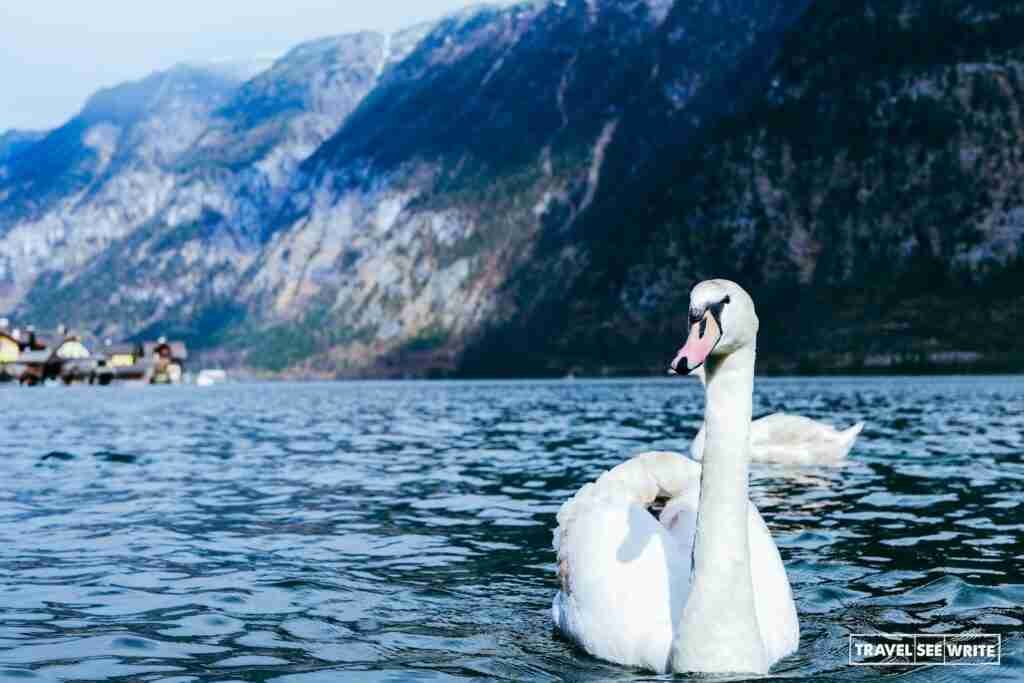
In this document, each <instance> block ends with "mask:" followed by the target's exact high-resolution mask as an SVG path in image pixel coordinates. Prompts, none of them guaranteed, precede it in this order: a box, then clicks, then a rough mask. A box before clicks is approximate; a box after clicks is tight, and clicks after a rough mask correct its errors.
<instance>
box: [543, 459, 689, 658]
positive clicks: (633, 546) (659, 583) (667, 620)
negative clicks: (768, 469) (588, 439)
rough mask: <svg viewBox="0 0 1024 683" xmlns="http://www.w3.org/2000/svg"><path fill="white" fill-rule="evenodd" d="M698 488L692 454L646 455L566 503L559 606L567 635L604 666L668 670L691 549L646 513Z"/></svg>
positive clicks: (558, 620) (558, 544)
mask: <svg viewBox="0 0 1024 683" xmlns="http://www.w3.org/2000/svg"><path fill="white" fill-rule="evenodd" d="M699 485H700V466H699V465H697V464H696V463H694V462H693V461H691V460H689V459H688V458H686V457H685V456H683V455H680V454H678V453H645V454H642V455H639V456H636V457H635V458H633V459H631V460H629V461H627V462H625V463H623V464H621V465H619V466H618V467H616V468H614V469H612V470H611V471H609V472H607V473H605V474H604V475H603V476H602V477H601V478H599V479H598V481H597V482H596V483H594V484H587V485H586V486H584V487H583V488H582V489H581V490H580V491H579V492H578V493H577V494H576V495H575V496H573V497H572V498H571V499H570V500H569V501H567V502H566V503H565V505H563V506H562V509H561V511H560V512H559V514H558V522H559V527H558V529H557V530H556V532H555V549H556V550H557V551H558V573H559V579H560V581H561V584H562V590H561V591H559V593H558V595H557V596H556V597H555V601H554V604H553V605H552V616H553V618H554V621H555V624H556V625H557V627H558V628H559V630H561V631H562V633H564V634H565V635H566V636H567V637H569V638H570V639H571V640H573V641H575V642H576V643H577V644H578V645H580V646H581V647H582V648H583V649H585V650H586V651H587V652H589V653H591V654H592V655H595V656H597V657H600V658H602V659H606V660H609V661H613V662H618V663H621V664H626V665H632V666H640V667H644V668H647V669H651V670H654V671H664V670H665V669H666V666H667V663H668V655H669V650H670V648H671V645H672V629H673V625H674V624H675V623H676V621H677V620H678V618H679V614H680V612H681V610H682V606H683V604H684V603H685V601H686V594H687V591H688V589H689V579H690V549H689V547H681V546H680V545H679V544H678V543H677V542H676V541H675V540H674V539H673V536H672V534H671V533H670V532H669V531H668V530H667V529H666V528H665V527H664V526H662V525H661V524H660V523H659V522H658V521H657V520H655V519H654V517H652V516H651V514H650V513H649V512H648V511H647V506H648V505H650V503H652V502H653V501H654V499H655V498H656V497H658V496H659V495H663V496H679V495H680V494H681V493H683V492H685V491H689V490H691V489H695V488H697V487H699Z"/></svg>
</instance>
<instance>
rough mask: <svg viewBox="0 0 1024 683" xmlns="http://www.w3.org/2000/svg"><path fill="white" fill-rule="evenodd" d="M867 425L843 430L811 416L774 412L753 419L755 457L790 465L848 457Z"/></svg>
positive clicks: (751, 453)
mask: <svg viewBox="0 0 1024 683" xmlns="http://www.w3.org/2000/svg"><path fill="white" fill-rule="evenodd" d="M863 427H864V424H863V423H858V424H856V425H854V426H853V427H851V428H850V429H847V430H846V431H843V432H840V431H838V430H836V429H835V428H834V427H832V425H829V424H826V423H824V422H818V421H816V420H812V419H811V418H809V417H804V416H802V415H787V414H785V413H774V414H772V415H768V416H766V417H762V418H760V419H758V420H754V421H753V423H751V426H750V455H751V459H752V460H754V461H755V462H772V463H781V464H788V465H813V464H827V463H834V462H837V461H839V460H842V459H843V458H845V457H846V455H847V454H848V453H849V452H850V449H851V448H852V447H853V443H854V442H855V441H856V440H857V435H858V434H860V430H861V429H862V428H863Z"/></svg>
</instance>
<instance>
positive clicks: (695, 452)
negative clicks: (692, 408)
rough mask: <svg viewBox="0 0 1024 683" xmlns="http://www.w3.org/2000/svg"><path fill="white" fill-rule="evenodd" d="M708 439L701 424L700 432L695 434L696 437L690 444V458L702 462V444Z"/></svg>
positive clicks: (706, 431) (706, 432) (705, 428)
mask: <svg viewBox="0 0 1024 683" xmlns="http://www.w3.org/2000/svg"><path fill="white" fill-rule="evenodd" d="M707 439H708V430H707V427H706V426H705V425H704V424H703V423H701V425H700V430H699V431H698V432H697V436H695V437H693V443H691V444H690V457H691V458H693V459H694V460H696V461H697V462H701V461H703V460H704V443H705V442H706V441H707Z"/></svg>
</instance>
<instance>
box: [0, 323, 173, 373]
mask: <svg viewBox="0 0 1024 683" xmlns="http://www.w3.org/2000/svg"><path fill="white" fill-rule="evenodd" d="M47 336H48V337H49V338H52V339H56V340H59V341H57V342H55V343H53V344H50V343H48V342H47V341H46V337H44V336H42V335H39V334H37V333H36V331H35V328H33V327H31V326H29V327H27V328H25V332H24V333H23V332H22V331H21V330H19V329H11V325H10V322H9V321H8V320H7V319H0V382H3V381H6V382H11V381H17V382H18V383H19V384H21V385H22V386H37V385H40V384H44V383H46V382H60V383H62V384H65V385H71V384H78V383H88V384H100V385H103V386H106V385H109V384H112V383H114V382H124V381H128V382H135V383H143V384H179V383H180V382H182V381H183V379H184V371H185V361H186V360H187V359H188V349H187V347H186V346H185V343H184V342H180V341H168V340H167V339H166V338H164V337H161V338H160V339H158V340H157V341H155V342H145V343H118V344H115V343H113V342H112V341H111V340H109V339H108V340H106V341H105V342H104V343H103V344H102V345H101V346H94V345H90V343H89V341H88V339H87V338H86V337H84V336H82V335H79V334H76V333H73V332H71V331H69V330H67V329H66V328H65V327H64V326H61V327H59V328H58V329H57V331H56V333H55V334H53V335H47Z"/></svg>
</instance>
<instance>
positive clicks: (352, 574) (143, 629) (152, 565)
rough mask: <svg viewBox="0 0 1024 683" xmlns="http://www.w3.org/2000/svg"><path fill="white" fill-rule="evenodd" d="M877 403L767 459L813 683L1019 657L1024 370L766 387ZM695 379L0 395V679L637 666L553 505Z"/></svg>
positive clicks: (760, 476) (602, 671)
mask: <svg viewBox="0 0 1024 683" xmlns="http://www.w3.org/2000/svg"><path fill="white" fill-rule="evenodd" d="M755 394H756V395H755V414H757V415H761V414H764V413H767V412H769V411H775V410H780V409H784V410H787V411H790V412H796V413H802V414H806V415H810V416H813V417H818V418H824V419H827V420H829V421H831V422H834V423H836V424H842V425H844V426H845V425H846V424H848V423H852V422H854V421H856V420H865V421H866V422H867V423H868V426H867V428H866V429H865V431H864V433H863V435H862V436H861V439H860V441H859V442H858V444H857V446H856V447H855V449H854V452H853V453H852V455H851V462H850V463H849V464H848V465H846V466H845V467H842V468H821V467H818V468H815V467H810V468H799V469H787V468H781V467H775V466H755V467H754V470H753V477H752V493H751V495H752V497H753V499H754V501H755V502H756V503H757V504H758V506H759V507H760V509H761V512H762V514H763V515H764V517H765V520H766V521H767V523H768V525H769V527H770V528H771V530H772V532H773V534H774V536H775V539H776V542H777V543H778V545H779V547H780V549H781V552H782V557H783V560H784V561H785V564H786V567H787V569H788V572H789V577H790V581H791V583H792V584H793V588H794V591H795V597H796V601H797V607H798V610H799V613H800V617H801V626H802V633H801V643H800V650H799V652H798V653H797V654H795V655H793V656H791V657H788V658H786V659H785V660H783V661H782V662H781V663H780V664H778V665H777V666H776V667H775V669H774V670H773V673H775V674H777V675H779V676H780V677H783V678H789V677H791V678H794V679H797V678H799V679H807V680H816V681H820V680H836V681H846V680H857V681H863V680H873V679H876V678H878V677H880V674H883V673H885V674H887V675H893V674H897V673H902V674H904V678H903V680H909V681H961V680H978V681H981V680H985V681H989V680H1019V679H1021V678H1022V677H1024V638H1022V631H1024V628H1022V627H1024V609H1022V605H1024V576H1022V574H1024V570H1022V567H1024V544H1022V543H1021V538H1022V530H1024V514H1022V513H1024V506H1022V503H1024V495H1022V489H1024V379H1021V378H977V379H947V378H932V379H856V380H844V379H800V380H779V379H771V380H768V379H766V380H759V381H758V383H757V388H756V392H755ZM701 396H702V394H701V392H700V387H699V385H698V383H697V382H695V381H692V380H678V379H677V380H674V381H669V380H664V381H660V380H659V381H639V382H629V381H614V382H582V381H581V382H569V381H565V382H511V383H365V384H364V383H357V384H311V385H300V384H291V385H289V384H252V385H224V386H218V387H212V388H206V389H198V388H189V387H175V388H156V387H154V388H145V389H130V388H106V389H100V388H95V389H94V388H72V389H46V388H41V389H33V390H27V389H26V390H18V389H12V388H0V408H2V409H0V423H2V428H0V454H2V455H0V680H6V679H11V680H42V681H51V680H53V681H56V680H107V679H116V680H125V681H163V682H171V681H186V680H204V681H205V680H217V681H280V682H289V683H314V682H326V681H338V680H348V679H351V680H360V681H363V680H368V681H374V680H396V681H397V680H443V679H457V678H460V679H461V678H478V679H510V680H572V681H590V680H595V681H596V680H610V679H618V680H637V679H641V678H643V679H645V680H647V679H650V676H648V675H645V674H643V673H642V672H638V671H632V670H628V669H624V668H622V667H618V666H613V665H608V664H605V663H602V662H600V661H597V660H595V659H592V658H590V657H589V656H587V655H586V654H584V653H581V652H579V651H577V650H575V649H574V648H573V647H572V646H570V645H569V644H568V643H566V642H564V641H563V640H561V639H559V638H558V637H557V636H555V635H554V634H553V632H552V627H551V622H550V617H549V612H548V610H549V606H550V602H551V597H552V595H553V594H554V592H555V590H556V585H557V584H556V578H555V574H554V569H553V557H554V556H553V551H552V550H551V531H552V528H553V525H554V515H555V512H556V511H557V509H558V507H559V505H560V504H561V502H562V501H563V500H564V499H565V498H566V497H568V496H569V495H570V494H571V493H572V492H573V491H574V490H576V489H577V488H579V487H580V486H581V485H583V484H584V483H586V482H588V481H590V480H592V479H594V478H595V477H596V476H598V475H599V474H600V473H601V472H602V471H603V470H605V469H607V468H609V467H611V466H613V465H615V464H617V463H619V462H620V461H622V460H623V459H624V458H626V457H627V456H628V455H630V454H632V453H635V452H638V451H641V450H646V449H650V448H670V449H676V450H686V449H687V448H688V445H689V439H690V438H691V437H692V436H693V434H694V433H695V432H696V430H697V427H698V426H699V423H700V412H701ZM968 631H981V632H988V633H998V634H1001V635H1002V637H1003V663H1002V666H1000V667H978V668H954V667H945V668H940V667H935V668H919V669H916V670H913V669H912V670H906V669H903V670H900V669H897V670H883V669H865V668H860V667H850V666H848V665H847V657H848V642H847V635H848V634H851V633H874V632H901V633H902V632H928V633H961V632H968Z"/></svg>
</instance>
